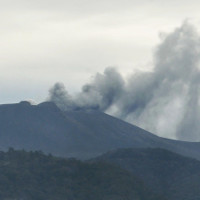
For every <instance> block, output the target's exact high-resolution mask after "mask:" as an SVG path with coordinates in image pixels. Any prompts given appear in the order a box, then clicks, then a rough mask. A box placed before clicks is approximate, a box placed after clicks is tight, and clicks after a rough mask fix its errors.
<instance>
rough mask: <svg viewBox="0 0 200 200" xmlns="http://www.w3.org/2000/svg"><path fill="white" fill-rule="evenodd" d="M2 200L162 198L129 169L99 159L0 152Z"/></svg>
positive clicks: (127, 199) (135, 199)
mask: <svg viewBox="0 0 200 200" xmlns="http://www.w3.org/2000/svg"><path fill="white" fill-rule="evenodd" d="M0 199H1V200H46V199H48V200H133V199H134V200H162V199H163V198H161V197H158V196H155V195H154V194H153V193H152V192H151V191H150V190H149V189H147V188H146V187H145V186H144V185H143V183H142V182H141V181H140V180H139V179H138V178H136V177H134V176H133V175H130V173H129V172H127V171H125V170H122V169H121V168H119V167H117V166H113V165H111V164H105V163H102V162H95V163H88V162H81V161H77V160H74V159H68V160H67V159H61V158H55V157H52V156H46V155H44V154H42V153H41V152H29V153H27V152H25V151H14V150H12V149H10V150H9V151H8V152H7V153H4V152H0Z"/></svg>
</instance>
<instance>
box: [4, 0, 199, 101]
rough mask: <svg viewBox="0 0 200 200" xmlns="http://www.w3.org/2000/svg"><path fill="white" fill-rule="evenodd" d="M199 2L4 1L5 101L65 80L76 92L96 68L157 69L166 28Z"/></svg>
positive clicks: (193, 14)
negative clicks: (155, 53) (157, 53)
mask: <svg viewBox="0 0 200 200" xmlns="http://www.w3.org/2000/svg"><path fill="white" fill-rule="evenodd" d="M199 7H200V2H199V1H197V0H191V1H184V0H169V1H160V0H137V1H136V0H115V1H114V0H101V1H95V0H93V1H91V0H73V1H69V0H48V1H47V0H40V1H39V0H35V1H30V0H17V1H16V0H7V1H2V0H0V70H1V73H0V94H1V96H0V103H9V102H17V101H20V100H22V99H35V100H36V101H42V100H44V99H45V98H46V96H47V94H48V89H49V88H50V87H51V86H52V85H53V84H54V83H55V82H57V81H60V82H63V83H64V84H65V86H66V88H67V90H68V91H70V92H71V93H73V92H76V91H78V90H79V89H80V88H81V86H82V85H83V84H84V83H86V82H88V81H90V78H91V76H92V75H94V74H95V73H96V72H103V71H104V68H106V67H107V66H117V67H118V70H119V71H120V72H121V73H122V74H123V75H126V74H128V73H130V72H132V71H134V70H136V69H140V70H148V69H151V67H152V64H151V62H152V57H153V51H154V47H155V45H156V44H158V43H159V37H158V36H159V34H160V32H171V31H172V30H173V29H174V28H175V27H177V26H180V25H181V24H182V22H183V21H184V20H185V19H189V20H190V21H191V22H192V23H193V24H195V25H196V27H197V28H199V27H200V12H199Z"/></svg>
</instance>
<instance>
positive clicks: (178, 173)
mask: <svg viewBox="0 0 200 200" xmlns="http://www.w3.org/2000/svg"><path fill="white" fill-rule="evenodd" d="M96 160H101V161H106V162H109V163H115V164H117V165H119V166H121V167H122V168H124V169H126V170H128V171H129V172H131V173H132V174H136V175H137V176H138V177H139V178H141V179H142V180H143V181H144V182H145V184H147V186H148V187H150V188H151V189H152V190H153V191H154V192H157V193H161V194H163V195H165V196H166V197H167V199H169V200H177V199H181V200H198V199H200V190H199V188H200V161H198V160H195V159H191V158H187V157H184V156H180V155H178V154H176V153H172V152H170V151H167V150H164V149H151V148H147V149H119V150H115V151H111V152H109V153H106V154H104V155H103V156H100V157H99V158H97V159H96Z"/></svg>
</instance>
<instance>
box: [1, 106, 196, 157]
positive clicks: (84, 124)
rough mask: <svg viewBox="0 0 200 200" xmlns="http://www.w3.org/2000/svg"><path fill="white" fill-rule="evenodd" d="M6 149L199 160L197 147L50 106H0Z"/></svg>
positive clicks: (91, 113) (105, 118)
mask: <svg viewBox="0 0 200 200" xmlns="http://www.w3.org/2000/svg"><path fill="white" fill-rule="evenodd" d="M9 147H13V148H15V149H25V150H42V151H43V152H45V153H52V154H53V155H58V156H62V157H76V158H81V159H87V158H91V157H95V156H97V155H100V154H102V153H105V152H106V151H109V150H112V149H116V148H127V147H161V148H165V149H169V150H171V151H174V152H178V153H180V154H183V155H187V156H191V157H194V158H197V159H200V143H190V142H181V141H175V140H168V139H164V138H160V137H158V136H155V135H153V134H151V133H149V132H147V131H145V130H143V129H141V128H139V127H136V126H134V125H131V124H129V123H126V122H124V121H122V120H119V119H117V118H114V117H112V116H109V115H107V114H105V113H102V112H97V111H91V110H89V111H88V110H85V111H68V112H64V111H61V110H60V109H59V108H58V107H57V106H56V105H55V104H54V103H51V102H44V103H41V104H39V105H31V104H30V103H28V102H21V103H18V104H7V105H0V150H6V149H8V148H9Z"/></svg>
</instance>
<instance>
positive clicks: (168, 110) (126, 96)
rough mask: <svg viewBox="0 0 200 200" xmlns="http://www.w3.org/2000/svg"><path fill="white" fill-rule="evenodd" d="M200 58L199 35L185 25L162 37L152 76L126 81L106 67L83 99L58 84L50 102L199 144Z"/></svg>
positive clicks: (86, 87)
mask: <svg viewBox="0 0 200 200" xmlns="http://www.w3.org/2000/svg"><path fill="white" fill-rule="evenodd" d="M199 58H200V36H199V35H198V33H197V31H196V30H195V28H194V27H193V26H192V25H191V24H189V23H188V22H184V23H183V25H182V26H181V27H179V28H176V29H175V30H174V31H173V32H172V33H170V34H167V35H165V37H164V38H162V42H161V44H160V45H158V47H157V48H156V52H155V55H154V68H153V71H151V72H137V73H134V74H133V75H132V76H130V77H129V78H128V79H123V78H122V76H121V75H120V74H119V73H118V72H117V70H116V69H114V68H106V69H105V71H104V73H103V74H100V73H97V74H96V76H95V77H94V79H93V81H92V82H91V83H89V84H86V85H84V86H83V87H82V91H81V92H80V93H79V94H77V95H75V96H73V97H71V96H69V95H68V93H67V91H66V90H65V89H64V86H63V85H60V84H56V85H55V86H54V87H53V88H52V89H51V90H50V97H49V99H50V100H51V101H54V102H55V103H56V104H57V105H58V106H60V107H61V108H62V109H64V110H69V109H86V108H87V109H88V108H89V109H97V110H100V111H103V112H107V113H110V114H112V115H114V116H116V117H119V118H121V119H123V120H126V121H128V122H130V123H133V124H136V125H138V126H140V127H142V128H145V129H147V130H149V131H152V132H154V133H156V134H158V135H160V136H164V137H170V138H177V139H182V140H191V141H194V140H195V141H196V140H198V141H199V140H200V133H199V130H200V123H199V121H200V114H199V113H200V112H199V111H200V110H199V83H200V72H199Z"/></svg>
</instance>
